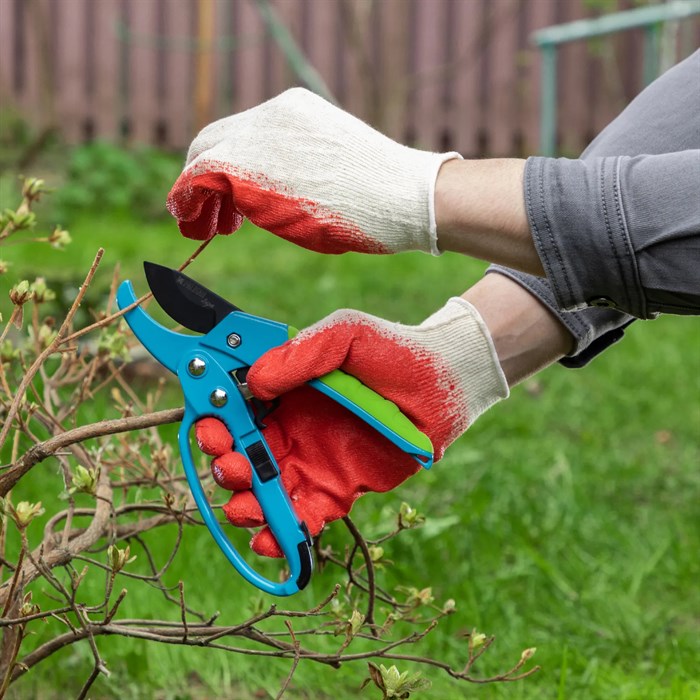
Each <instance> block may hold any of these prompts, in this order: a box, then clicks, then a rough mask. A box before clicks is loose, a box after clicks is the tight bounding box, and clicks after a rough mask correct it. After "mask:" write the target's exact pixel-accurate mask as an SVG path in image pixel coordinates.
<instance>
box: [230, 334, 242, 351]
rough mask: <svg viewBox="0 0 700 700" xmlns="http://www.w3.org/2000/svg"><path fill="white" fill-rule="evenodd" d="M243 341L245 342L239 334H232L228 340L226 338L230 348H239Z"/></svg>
mask: <svg viewBox="0 0 700 700" xmlns="http://www.w3.org/2000/svg"><path fill="white" fill-rule="evenodd" d="M242 340H243V339H242V338H241V336H240V335H238V333H231V334H230V335H229V336H228V338H226V344H227V345H228V346H229V347H230V348H237V347H238V346H239V345H240V344H241V341H242Z"/></svg>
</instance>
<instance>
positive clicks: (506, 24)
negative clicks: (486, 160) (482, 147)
mask: <svg viewBox="0 0 700 700" xmlns="http://www.w3.org/2000/svg"><path fill="white" fill-rule="evenodd" d="M490 11H491V19H490V22H489V26H490V27H491V31H490V41H489V47H488V51H489V66H490V74H489V78H488V80H489V89H488V92H487V95H488V103H487V104H488V123H489V125H490V132H491V133H490V138H489V153H488V155H490V156H510V155H513V150H514V145H515V126H516V123H517V121H518V117H519V115H518V114H517V112H516V100H515V97H516V81H517V76H516V67H517V66H516V61H517V55H516V52H517V46H518V27H517V19H518V5H517V0H492V2H491V7H490Z"/></svg>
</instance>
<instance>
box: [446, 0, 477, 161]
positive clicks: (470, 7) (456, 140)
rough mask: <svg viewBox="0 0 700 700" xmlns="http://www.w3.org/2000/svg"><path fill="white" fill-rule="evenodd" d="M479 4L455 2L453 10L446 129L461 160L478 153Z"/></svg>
mask: <svg viewBox="0 0 700 700" xmlns="http://www.w3.org/2000/svg"><path fill="white" fill-rule="evenodd" d="M482 8H483V6H482V3H481V2H479V0H458V2H456V7H455V10H456V12H455V19H454V21H455V30H456V31H455V34H454V37H455V47H454V55H455V58H454V59H453V61H452V64H451V69H450V71H449V73H448V79H449V80H450V89H451V91H452V96H453V99H452V103H451V108H450V109H449V111H448V113H447V114H446V115H445V116H446V120H447V121H446V126H447V128H448V129H449V130H450V132H451V133H452V134H453V135H454V136H453V148H454V149H455V150H457V151H459V152H460V153H461V154H462V155H464V156H467V157H469V156H472V157H474V156H476V155H478V153H479V144H478V132H479V128H480V126H481V123H480V111H481V110H480V106H479V75H480V72H481V67H482V66H481V63H482V39H483V37H482V33H481V25H482Z"/></svg>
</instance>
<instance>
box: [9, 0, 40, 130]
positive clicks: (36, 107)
mask: <svg viewBox="0 0 700 700" xmlns="http://www.w3.org/2000/svg"><path fill="white" fill-rule="evenodd" d="M16 8H17V10H19V12H18V20H19V21H18V30H19V32H20V34H19V36H18V39H19V40H20V41H21V46H22V53H21V55H20V56H18V58H19V60H20V61H21V63H20V64H19V66H18V68H19V75H20V76H21V81H20V84H19V85H18V87H19V89H20V91H19V94H18V103H19V105H20V106H21V108H22V111H23V113H24V114H25V115H26V116H27V119H28V120H29V122H30V123H32V124H33V125H34V126H36V127H39V128H40V127H41V124H42V121H43V119H42V115H41V113H40V108H41V88H40V80H41V79H42V78H43V77H45V76H43V75H42V66H41V60H40V51H41V50H42V43H41V33H42V32H41V31H40V27H41V22H44V23H46V22H47V19H46V18H44V17H42V16H36V15H33V14H32V11H31V7H30V5H29V3H27V2H20V3H17V5H16ZM42 9H43V8H42Z"/></svg>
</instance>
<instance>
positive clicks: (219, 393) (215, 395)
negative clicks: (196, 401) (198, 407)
mask: <svg viewBox="0 0 700 700" xmlns="http://www.w3.org/2000/svg"><path fill="white" fill-rule="evenodd" d="M209 401H211V404H212V406H216V407H217V408H221V407H222V406H225V405H226V402H227V401H228V394H227V393H226V392H225V391H224V390H223V389H214V391H212V392H211V394H210V395H209Z"/></svg>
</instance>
